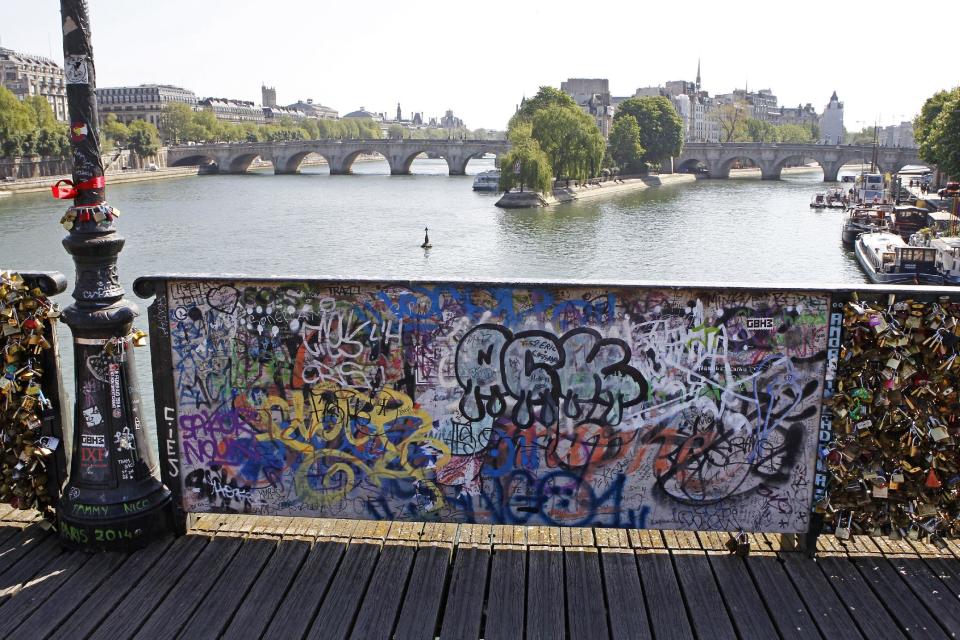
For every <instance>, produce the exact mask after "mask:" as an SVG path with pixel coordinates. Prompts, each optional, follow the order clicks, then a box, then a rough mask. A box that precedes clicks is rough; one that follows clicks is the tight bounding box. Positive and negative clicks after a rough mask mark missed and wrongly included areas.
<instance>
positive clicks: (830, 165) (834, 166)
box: [820, 160, 844, 182]
mask: <svg viewBox="0 0 960 640" xmlns="http://www.w3.org/2000/svg"><path fill="white" fill-rule="evenodd" d="M843 165H844V163H843V161H841V160H836V161H834V162H821V163H820V166H822V167H823V181H824V182H836V181H837V176H838V175H839V173H840V167H842V166H843Z"/></svg>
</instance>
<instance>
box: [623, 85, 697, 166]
mask: <svg viewBox="0 0 960 640" xmlns="http://www.w3.org/2000/svg"><path fill="white" fill-rule="evenodd" d="M627 116H633V118H634V119H635V120H636V121H637V125H638V126H639V127H640V146H642V147H643V148H644V157H643V159H644V161H646V162H659V161H660V160H663V159H664V158H670V157H676V156H678V155H680V152H681V151H682V150H683V120H681V119H680V116H679V114H677V110H676V109H674V108H673V103H671V102H670V100H669V99H667V98H665V97H663V96H651V97H642V98H628V99H626V100H624V101H623V102H621V103H620V104H619V105H618V106H617V113H616V115H615V116H614V117H613V119H614V122H616V120H617V119H619V118H625V117H627Z"/></svg>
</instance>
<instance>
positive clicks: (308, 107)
mask: <svg viewBox="0 0 960 640" xmlns="http://www.w3.org/2000/svg"><path fill="white" fill-rule="evenodd" d="M264 106H266V105H264ZM286 108H287V109H292V110H294V111H302V112H303V113H305V114H306V115H307V117H308V118H317V119H318V120H336V119H337V118H339V117H340V113H339V112H338V111H337V110H336V109H331V108H330V107H325V106H323V105H322V104H320V103H319V102H314V101H313V98H307V99H306V100H298V101H296V102H294V103H293V104H288V105H287V107H286Z"/></svg>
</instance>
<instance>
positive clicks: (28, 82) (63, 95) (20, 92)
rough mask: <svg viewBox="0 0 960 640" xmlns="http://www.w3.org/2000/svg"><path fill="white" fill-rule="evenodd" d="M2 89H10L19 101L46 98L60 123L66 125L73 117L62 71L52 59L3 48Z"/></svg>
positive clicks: (0, 64)
mask: <svg viewBox="0 0 960 640" xmlns="http://www.w3.org/2000/svg"><path fill="white" fill-rule="evenodd" d="M0 87H6V88H7V89H9V90H10V91H11V92H12V93H13V95H15V96H17V98H18V99H19V100H24V99H25V98H27V97H28V96H43V97H44V98H46V99H47V102H49V103H50V108H51V109H53V115H54V116H55V117H56V119H57V120H59V121H60V122H66V121H67V120H68V119H69V117H70V113H69V111H68V110H67V85H66V80H65V79H64V75H63V69H62V68H61V67H60V66H59V65H58V64H57V63H55V62H54V61H53V60H50V59H49V58H43V57H41V56H33V55H28V54H25V53H17V52H16V51H13V50H11V49H4V48H3V47H0Z"/></svg>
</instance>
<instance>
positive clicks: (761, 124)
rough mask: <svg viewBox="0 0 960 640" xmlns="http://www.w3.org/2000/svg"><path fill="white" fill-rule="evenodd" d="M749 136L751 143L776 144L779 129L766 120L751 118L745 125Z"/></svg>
mask: <svg viewBox="0 0 960 640" xmlns="http://www.w3.org/2000/svg"><path fill="white" fill-rule="evenodd" d="M744 128H745V129H746V133H747V136H748V137H749V140H750V141H751V142H776V140H777V127H775V126H773V125H772V124H770V123H769V122H767V121H766V120H758V119H757V118H750V119H749V120H747V121H746V122H745V123H744Z"/></svg>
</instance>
